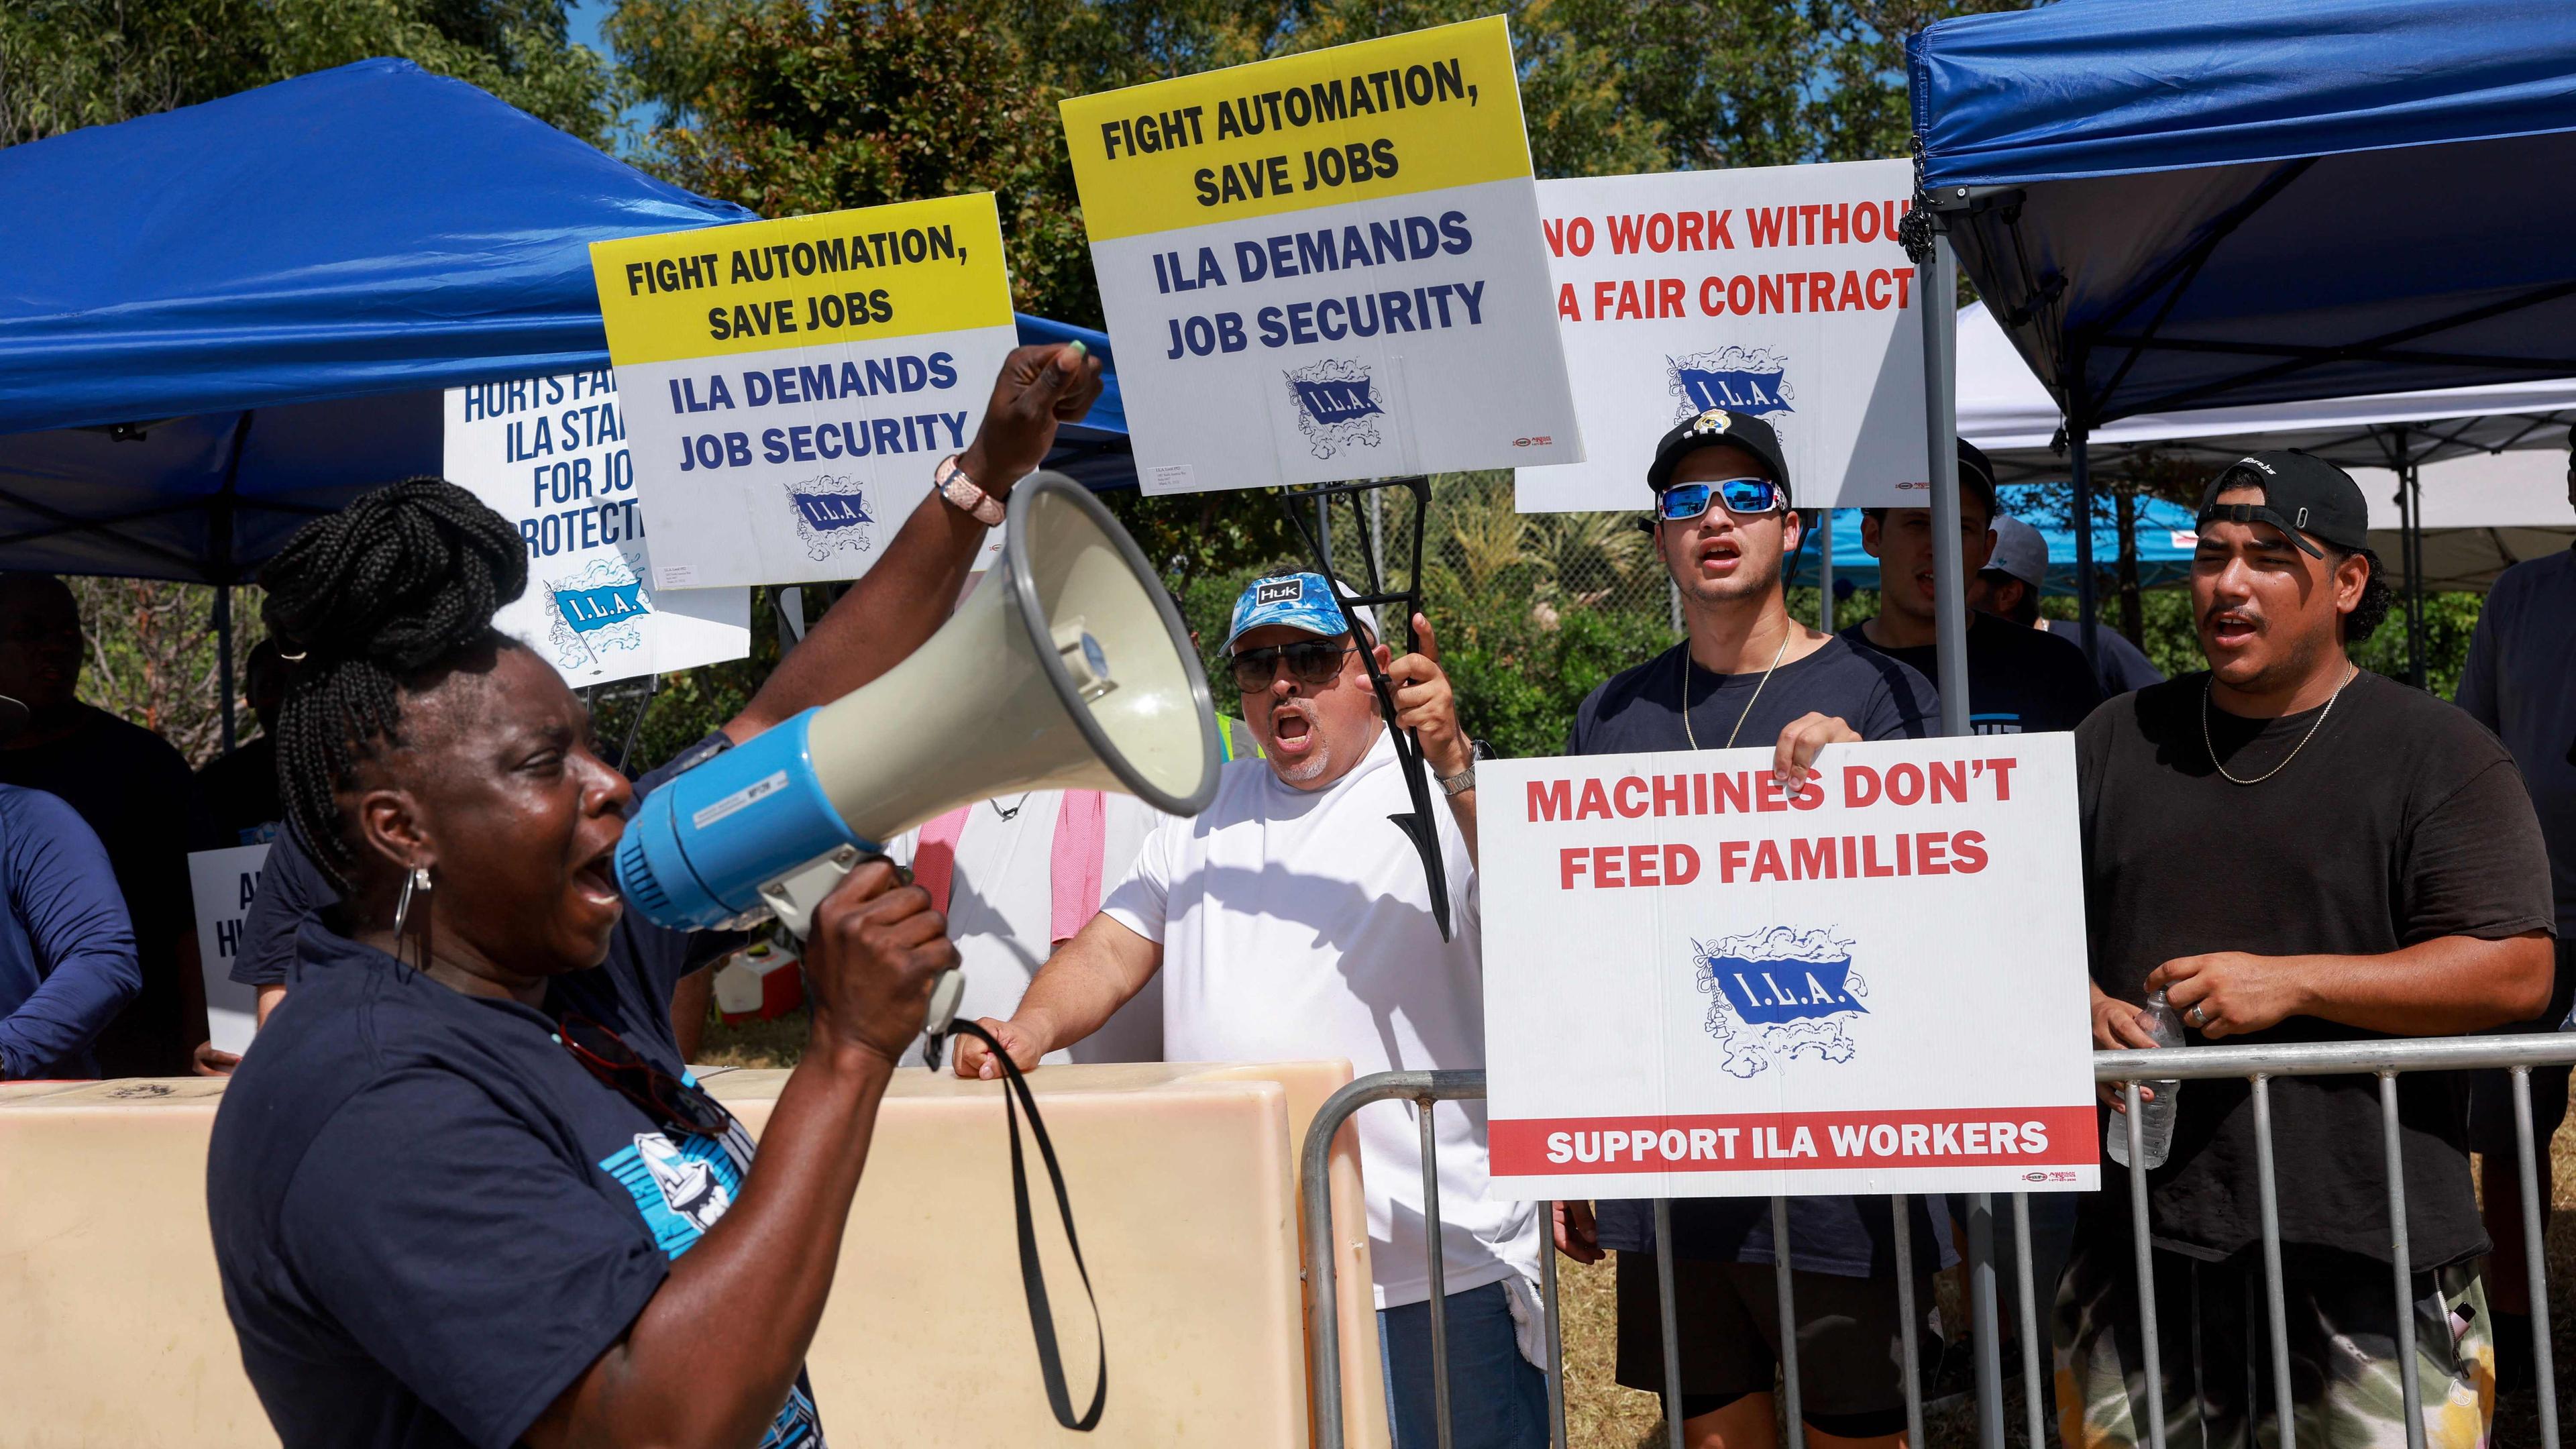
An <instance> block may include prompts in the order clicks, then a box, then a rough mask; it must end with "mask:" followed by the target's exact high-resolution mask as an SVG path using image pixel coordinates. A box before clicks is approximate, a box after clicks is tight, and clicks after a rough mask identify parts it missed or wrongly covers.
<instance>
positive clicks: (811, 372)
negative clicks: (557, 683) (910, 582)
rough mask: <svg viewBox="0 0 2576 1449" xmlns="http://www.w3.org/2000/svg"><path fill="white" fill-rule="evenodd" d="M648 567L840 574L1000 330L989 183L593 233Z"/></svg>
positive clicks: (910, 499)
mask: <svg viewBox="0 0 2576 1449" xmlns="http://www.w3.org/2000/svg"><path fill="white" fill-rule="evenodd" d="M590 262H591V271H592V275H593V279H594V280H595V282H596V283H597V285H598V288H599V310H600V316H601V317H602V319H603V320H605V321H606V322H607V324H608V355H609V359H610V361H612V362H613V363H615V364H616V367H617V380H618V384H619V387H620V388H621V390H622V391H621V393H620V397H621V398H622V400H623V402H624V406H625V413H626V424H627V427H628V429H629V431H630V433H631V434H632V437H631V443H632V446H633V449H634V454H635V479H636V487H635V491H636V495H637V497H638V499H639V500H640V501H641V503H642V506H643V514H644V523H645V526H646V528H647V529H648V530H649V532H650V536H651V537H652V539H653V570H654V572H653V582H654V584H655V586H656V587H659V588H665V589H695V588H710V587H714V586H717V585H722V584H789V583H817V582H822V581H825V580H831V579H849V578H856V577H858V576H859V575H860V574H863V573H865V572H867V570H868V567H869V565H871V564H873V563H874V562H876V557H877V553H878V551H879V549H880V547H881V546H882V545H883V544H884V543H886V542H887V541H888V540H891V539H892V538H893V537H894V535H895V532H896V530H898V529H900V528H901V527H902V526H903V520H904V518H905V517H906V516H907V515H909V514H910V513H911V512H912V510H913V508H914V507H915V506H916V505H918V504H919V503H920V502H921V500H922V498H923V496H924V495H926V494H928V493H929V491H930V478H931V473H932V470H934V469H935V468H937V467H938V465H939V461H940V460H941V459H942V458H945V457H947V456H948V455H949V454H951V453H956V452H960V451H962V450H963V449H964V448H965V446H966V444H967V443H968V442H970V441H972V440H973V438H974V436H975V429H976V426H977V425H978V424H979V423H980V422H981V421H982V420H983V415H984V402H985V399H986V398H988V397H990V396H991V395H992V391H993V379H994V378H995V376H997V375H998V374H999V373H1000V371H1001V368H1002V360H1003V359H1004V358H1006V357H1008V356H1009V355H1010V353H1011V349H1012V348H1013V347H1015V346H1017V345H1018V342H1019V336H1018V330H1017V328H1016V327H1015V326H1014V325H1013V323H1012V319H1011V286H1010V278H1009V274H1008V273H1007V272H1006V271H1005V270H1004V268H1003V265H1002V224H1001V218H1000V215H999V213H998V212H996V210H995V209H994V205H993V198H992V195H991V194H990V193H988V192H978V193H976V194H974V195H971V196H949V197H942V198H939V199H937V200H933V201H907V202H901V203H898V204H896V205H893V206H873V207H867V208H865V209H862V210H858V211H835V212H827V213H825V214H823V215H820V216H799V217H791V218H789V219H787V220H784V221H755V222H745V223H744V224H742V225H740V226H724V227H712V228H708V229H706V230H702V231H687V232H672V233H667V234H664V235H660V236H647V237H630V238H626V239H622V240H618V241H604V242H593V243H591V248H590Z"/></svg>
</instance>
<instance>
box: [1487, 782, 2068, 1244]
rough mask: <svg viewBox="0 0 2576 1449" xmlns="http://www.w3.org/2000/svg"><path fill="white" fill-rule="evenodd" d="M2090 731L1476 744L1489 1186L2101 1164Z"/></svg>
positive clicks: (1655, 1188) (1805, 1190)
mask: <svg viewBox="0 0 2576 1449" xmlns="http://www.w3.org/2000/svg"><path fill="white" fill-rule="evenodd" d="M2073 738H2074V737H2073V736H2071V735H2064V734H2045V735H2018V736H2013V737H2011V738H2010V739H2009V740H2006V739H2001V738H1996V737H1985V736H1980V737H1976V738H1970V739H1940V740H1909V741H1891V742H1883V743H1878V744H1844V745H1833V746H1830V747H1828V748H1827V750H1826V751H1825V753H1824V755H1823V757H1822V758H1821V759H1820V761H1819V762H1818V763H1819V766H1820V772H1819V773H1818V774H1817V775H1816V776H1814V777H1813V778H1811V779H1810V780H1809V782H1808V783H1807V784H1806V786H1805V787H1804V788H1802V789H1801V790H1800V791H1799V792H1798V794H1796V795H1795V796H1791V795H1788V794H1786V793H1784V792H1783V791H1782V790H1781V789H1780V788H1779V787H1778V785H1777V784H1776V783H1774V781H1773V777H1772V774H1771V750H1770V749H1769V747H1767V746H1766V747H1763V748H1760V749H1739V750H1710V751H1706V752H1702V753H1695V754H1683V753H1675V754H1651V755H1596V756H1589V757H1581V758H1567V759H1540V760H1494V761H1488V762H1486V763H1484V764H1480V765H1478V766H1477V771H1478V773H1479V774H1480V775H1483V776H1485V777H1486V778H1485V779H1484V782H1483V784H1484V790H1483V800H1484V803H1483V805H1482V806H1481V807H1480V814H1479V819H1478V830H1479V832H1480V834H1481V837H1482V851H1483V855H1482V867H1481V869H1482V878H1483V891H1484V901H1485V1053H1486V1080H1487V1082H1488V1085H1489V1088H1490V1095H1489V1104H1490V1105H1489V1111H1490V1113H1491V1117H1490V1131H1491V1149H1492V1155H1493V1184H1494V1191H1495V1192H1496V1193H1497V1194H1499V1195H1502V1196H1507V1197H1516V1198H1563V1197H1768V1196H1773V1195H1778V1194H1791V1195H1797V1194H1818V1193H1861V1194H1875V1193H1887V1192H1927V1191H1963V1192H1985V1191H1994V1192H2002V1191H2011V1192H2026V1191H2061V1190H2062V1191H2086V1190H2090V1189H2092V1188H2093V1187H2094V1186H2095V1185H2096V1181H2097V1178H2098V1176H2099V1172H2100V1168H2099V1164H2098V1162H2097V1160H2096V1156H2095V1147H2096V1139H2097V1133H2096V1131H2095V1128H2094V1114H2093V1100H2094V1099H2093V1071H2092V1032H2091V1026H2090V1021H2089V1013H2088V1010H2087V1005H2086V998H2087V991H2086V987H2085V982H2086V980H2087V979H2088V978H2087V976H2086V971H2085V949H2084V893H2083V888H2082V881H2081V879H2080V878H2079V872H2078V864H2077V863H2078V861H2079V859H2080V851H2079V848H2078V843H2077V839H2076V824H2075V820H2076V817H2075V749H2074V743H2073ZM1998 1044H2008V1049H2002V1050H1999V1049H1998Z"/></svg>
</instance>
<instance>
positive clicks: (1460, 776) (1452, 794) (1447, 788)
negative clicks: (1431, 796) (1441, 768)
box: [1433, 764, 1476, 800]
mask: <svg viewBox="0 0 2576 1449" xmlns="http://www.w3.org/2000/svg"><path fill="white" fill-rule="evenodd" d="M1433 778H1434V779H1436V780H1438V781H1439V782H1440V793H1442V794H1444V795H1446V796H1448V797H1449V798H1450V799H1452V800H1455V799H1457V798H1458V797H1459V796H1461V795H1464V794H1466V793H1467V792H1468V791H1470V790H1473V789H1475V788H1476V767H1475V766H1474V765H1473V764H1470V765H1468V766H1467V768H1465V769H1463V770H1460V771H1459V772H1458V773H1457V774H1454V775H1436V776H1434V777H1433Z"/></svg>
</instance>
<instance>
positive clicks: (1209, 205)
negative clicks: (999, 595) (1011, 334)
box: [1063, 17, 1583, 493]
mask: <svg viewBox="0 0 2576 1449" xmlns="http://www.w3.org/2000/svg"><path fill="white" fill-rule="evenodd" d="M1063 112H1064V126H1065V135H1066V140H1067V143H1068V144H1069V146H1070V147H1071V149H1072V153H1073V174H1074V181H1075V183H1076V184H1077V185H1078V186H1079V188H1080V189H1081V193H1082V210H1083V222H1084V225H1085V227H1086V228H1087V229H1088V231H1089V233H1090V237H1091V262H1092V268H1093V270H1094V271H1095V272H1096V273H1097V274H1098V276H1099V279H1100V300H1101V306H1102V308H1103V309H1104V310H1105V311H1106V312H1107V313H1108V318H1109V335H1110V339H1111V340H1112V341H1113V342H1114V343H1115V344H1116V348H1117V358H1118V378H1119V385H1120V387H1121V389H1122V390H1123V394H1124V397H1125V400H1126V407H1127V425H1128V429H1129V433H1130V437H1131V439H1132V441H1133V444H1134V447H1135V453H1136V471H1137V476H1138V478H1139V480H1140V481H1141V482H1142V484H1143V486H1144V489H1145V491H1146V492H1147V493H1189V492H1198V491H1204V490H1209V489H1219V488H1254V487H1264V486H1270V485H1275V484H1297V483H1324V482H1337V481H1343V480H1348V479H1354V478H1379V477H1391V476H1394V475H1398V474H1405V473H1417V472H1423V471H1426V470H1434V469H1465V468H1504V467H1511V466H1513V465H1515V464H1520V463H1533V462H1538V463H1562V462H1571V461H1573V460H1574V459H1577V458H1580V457H1582V456H1583V452H1582V445H1581V443H1580V441H1579V440H1578V439H1577V437H1576V434H1575V423H1574V406H1573V402H1572V399H1571V397H1570V396H1569V394H1568V391H1567V387H1566V379H1565V358H1564V354H1563V352H1562V350H1561V349H1560V346H1559V344H1558V341H1557V335H1556V323H1555V321H1554V314H1553V313H1552V311H1551V310H1550V299H1551V297H1552V296H1553V293H1552V291H1551V290H1550V288H1549V286H1548V277H1547V258H1546V253H1545V252H1544V251H1543V249H1542V248H1541V246H1540V243H1539V230H1538V203H1537V199H1536V192H1535V191H1534V190H1533V186H1532V181H1531V172H1530V156H1529V137H1528V135H1527V133H1526V132H1525V131H1524V130H1523V129H1522V123H1521V106H1520V87H1519V84H1518V82H1517V80H1516V79H1515V77H1514V73H1513V69H1512V47H1511V35H1510V32H1509V31H1508V29H1507V28H1506V27H1505V25H1504V22H1503V21H1502V20H1501V19H1500V18H1499V17H1494V18H1488V19H1484V20H1473V21H1468V22H1466V23H1464V24H1460V25H1449V26H1443V27H1440V28H1438V29H1433V30H1423V31H1417V32H1414V33H1412V34H1409V35H1398V36H1392V37H1389V38H1387V39H1384V40H1372V41H1366V42H1362V43H1360V44H1356V45H1345V46H1340V47H1337V48H1334V49H1330V50H1319V51H1314V52H1311V53H1308V54H1304V55H1294V56H1286V57H1282V58H1280V59H1276V60H1266V61H1262V62H1259V63H1258V64H1254V65H1246V66H1238V67H1236V68H1233V69H1230V70H1222V71H1214V72H1211V73H1208V74H1205V75H1195V76H1184V77H1181V78H1179V79H1176V80H1168V81H1158V82H1155V83H1153V84H1150V85H1142V86H1135V87H1132V88H1130V89H1127V90H1121V91H1111V92H1108V93H1106V94H1102V95H1095V96H1082V97H1079V98H1076V99H1073V100H1069V101H1066V102H1064V104H1063Z"/></svg>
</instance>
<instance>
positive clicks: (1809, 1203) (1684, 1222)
mask: <svg viewBox="0 0 2576 1449" xmlns="http://www.w3.org/2000/svg"><path fill="white" fill-rule="evenodd" d="M1689 647H1690V646H1689V645H1688V644H1676V645H1674V646H1673V647H1672V648H1670V649H1668V650H1665V651H1664V652H1663V653H1661V654H1658V655H1656V656H1655V657H1654V658H1652V659H1649V660H1647V661H1646V662H1645V663H1643V664H1640V665H1638V666H1637V667H1636V668H1634V669H1629V670H1625V671H1623V672H1621V673H1618V674H1614V675H1612V676H1611V677H1610V678H1609V679H1607V680H1605V681H1603V683H1602V685H1601V687H1600V688H1599V689H1596V690H1594V691H1592V693H1591V694H1590V695H1589V696H1587V697H1586V698H1585V699H1584V701H1583V704H1582V706H1581V707H1580V708H1578V709H1576V711H1575V712H1574V729H1573V732H1572V734H1571V735H1570V736H1569V737H1568V738H1567V740H1566V744H1565V752H1566V753H1567V754H1569V755H1621V754H1638V753H1644V752H1648V751H1660V750H1687V749H1689V748H1690V747H1691V740H1690V737H1689V736H1686V735H1684V734H1683V732H1682V690H1683V687H1684V686H1683V670H1684V661H1685V660H1687V659H1688V658H1689V653H1688V651H1689ZM1688 670H1689V686H1688V687H1689V690H1690V726H1691V733H1692V735H1695V736H1697V738H1698V740H1699V746H1700V748H1701V749H1705V750H1714V749H1721V748H1723V747H1724V746H1725V745H1726V742H1727V737H1728V735H1729V734H1730V733H1731V734H1733V735H1734V737H1735V744H1736V747H1737V748H1738V749H1750V748H1753V747H1756V746H1759V747H1761V748H1763V749H1769V748H1770V747H1771V746H1773V745H1775V744H1777V743H1778V742H1779V739H1780V731H1782V730H1784V729H1787V728H1788V727H1789V726H1790V724H1792V723H1793V722H1795V721H1796V720H1798V719H1799V718H1800V717H1801V716H1804V715H1806V714H1808V713H1809V712H1811V711H1812V712H1816V713H1820V714H1828V715H1833V716H1836V717H1838V718H1840V719H1841V720H1842V721H1843V722H1844V723H1845V724H1848V725H1850V726H1851V727H1852V728H1853V729H1854V730H1856V731H1858V732H1859V734H1860V736H1861V738H1863V739H1869V740H1895V739H1909V740H1911V739H1923V738H1925V737H1927V736H1929V735H1931V734H1932V733H1934V731H1935V730H1936V729H1937V728H1938V726H1939V723H1940V718H1941V706H1940V700H1939V698H1938V697H1937V696H1936V695H1935V694H1934V693H1933V690H1932V686H1931V684H1930V683H1929V682H1928V681H1926V680H1925V679H1924V677H1923V676H1922V675H1921V674H1918V673H1916V672H1915V671H1914V670H1913V669H1910V668H1908V667H1907V666H1906V665H1904V664H1901V663H1899V662H1898V661H1896V660H1893V659H1890V658H1888V657H1887V656H1886V655H1884V654H1875V653H1872V652H1870V651H1868V650H1865V649H1855V648H1853V647H1852V645H1851V644H1850V642H1849V641H1847V640H1844V639H1841V638H1832V639H1828V640H1826V641H1825V643H1824V645H1823V647H1821V648H1819V649H1818V650H1816V652H1815V653H1813V654H1810V655H1808V656H1807V657H1806V658H1804V659H1798V660H1793V661H1791V662H1790V663H1787V664H1783V665H1781V666H1780V667H1779V669H1777V670H1776V671H1773V672H1772V675H1771V679H1770V682H1769V683H1767V684H1765V683H1763V682H1762V671H1761V670H1758V669H1757V670H1753V671H1750V672H1748V673H1744V674H1716V673H1712V672H1710V671H1709V670H1706V669H1703V668H1701V667H1700V666H1699V664H1698V663H1697V662H1696V661H1692V662H1691V663H1689V665H1688ZM1757 689H1758V690H1759V693H1758V694H1757V693H1756V691H1757ZM1739 720H1741V721H1742V726H1741V728H1740V729H1739V728H1738V721H1739ZM1926 1201H1927V1200H1926V1199H1925V1198H1923V1197H1920V1196H1918V1197H1916V1198H1915V1199H1914V1203H1915V1207H1914V1212H1913V1214H1912V1216H1913V1219H1914V1261H1915V1262H1916V1263H1917V1264H1919V1265H1923V1268H1924V1271H1926V1272H1928V1271H1930V1269H1931V1266H1932V1265H1934V1264H1935V1263H1948V1262H1952V1261H1955V1260H1956V1255H1955V1254H1951V1253H1950V1249H1949V1243H1948V1239H1949V1232H1948V1218H1949V1215H1948V1213H1947V1212H1946V1211H1944V1210H1943V1209H1942V1208H1941V1206H1940V1204H1939V1202H1938V1200H1937V1199H1934V1200H1931V1201H1930V1206H1929V1208H1928V1209H1927V1207H1926ZM1597 1211H1598V1213H1599V1216H1600V1234H1601V1245H1602V1246H1603V1247H1605V1248H1615V1249H1617V1250H1619V1251H1621V1252H1626V1253H1650V1252H1653V1251H1654V1248H1655V1213H1654V1204H1653V1203H1651V1202H1649V1201H1645V1200H1642V1199H1635V1200H1628V1201H1605V1202H1602V1203H1601V1204H1599V1206H1598V1208H1597ZM1933 1214H1938V1215H1939V1216H1940V1219H1941V1224H1940V1230H1939V1231H1937V1232H1936V1231H1935V1229H1934V1225H1933V1221H1932V1215H1933ZM1894 1222H1895V1219H1894V1217H1893V1216H1892V1215H1891V1214H1890V1213H1889V1212H1888V1210H1887V1200H1886V1199H1885V1198H1867V1199H1861V1198H1849V1197H1793V1198H1791V1199H1789V1246H1790V1262H1791V1264H1792V1265H1793V1266H1795V1267H1797V1268H1798V1269H1800V1270H1802V1271H1806V1272H1818V1273H1839V1274H1842V1275H1844V1276H1846V1277H1856V1278H1857V1277H1870V1276H1873V1275H1886V1274H1891V1273H1893V1272H1894V1271H1895V1266H1894V1265H1895V1251H1896V1250H1895V1229H1894ZM1673 1251H1674V1253H1675V1254H1676V1255H1677V1256H1679V1257H1684V1258H1701V1259H1709V1260H1713V1261H1717V1262H1737V1263H1768V1262H1770V1261H1771V1205H1770V1203H1769V1202H1768V1201H1767V1200H1766V1199H1762V1198H1680V1199H1676V1200H1675V1201H1674V1203H1673ZM1935 1253H1941V1254H1946V1255H1948V1256H1945V1257H1941V1258H1937V1259H1936V1258H1935V1257H1934V1256H1933V1255H1934V1254H1935Z"/></svg>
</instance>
